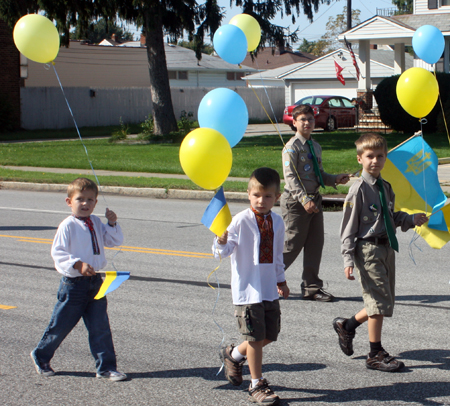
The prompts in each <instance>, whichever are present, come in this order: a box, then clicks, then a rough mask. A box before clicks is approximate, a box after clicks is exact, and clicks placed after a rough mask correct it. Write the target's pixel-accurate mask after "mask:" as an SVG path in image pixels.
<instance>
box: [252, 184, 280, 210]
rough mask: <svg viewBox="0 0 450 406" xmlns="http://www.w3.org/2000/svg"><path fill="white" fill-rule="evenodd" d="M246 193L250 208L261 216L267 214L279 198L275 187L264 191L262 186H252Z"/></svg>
mask: <svg viewBox="0 0 450 406" xmlns="http://www.w3.org/2000/svg"><path fill="white" fill-rule="evenodd" d="M247 192H248V200H250V204H251V206H252V207H253V208H254V209H255V210H256V211H257V212H258V213H261V214H267V213H269V212H270V210H272V207H273V206H274V205H275V203H276V201H277V200H278V198H279V197H280V196H281V195H280V193H278V191H277V188H276V186H271V187H268V188H267V189H264V188H263V187H262V186H254V187H252V188H251V189H250V190H248V191H247Z"/></svg>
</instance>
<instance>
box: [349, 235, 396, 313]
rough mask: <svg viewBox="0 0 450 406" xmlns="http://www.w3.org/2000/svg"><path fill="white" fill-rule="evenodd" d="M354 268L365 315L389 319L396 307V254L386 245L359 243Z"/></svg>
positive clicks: (361, 241) (360, 241) (359, 241)
mask: <svg viewBox="0 0 450 406" xmlns="http://www.w3.org/2000/svg"><path fill="white" fill-rule="evenodd" d="M355 265H356V268H357V271H358V276H359V280H360V282H361V286H362V292H363V295H362V296H363V300H364V308H365V309H366V311H367V315H368V316H373V315H376V314H382V315H384V316H386V317H391V316H392V314H393V312H394V303H395V251H394V250H393V249H392V248H391V247H390V246H389V244H386V245H384V244H378V245H376V244H374V243H372V242H367V241H363V240H358V242H357V243H356V248H355Z"/></svg>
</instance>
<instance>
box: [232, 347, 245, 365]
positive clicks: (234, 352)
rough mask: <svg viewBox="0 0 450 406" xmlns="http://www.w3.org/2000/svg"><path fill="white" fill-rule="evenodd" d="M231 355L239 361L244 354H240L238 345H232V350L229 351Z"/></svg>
mask: <svg viewBox="0 0 450 406" xmlns="http://www.w3.org/2000/svg"><path fill="white" fill-rule="evenodd" d="M231 356H232V357H233V358H234V359H235V360H236V361H237V362H241V361H242V360H243V359H244V358H245V356H244V355H242V354H241V353H240V352H239V350H238V347H234V348H233V351H232V352H231Z"/></svg>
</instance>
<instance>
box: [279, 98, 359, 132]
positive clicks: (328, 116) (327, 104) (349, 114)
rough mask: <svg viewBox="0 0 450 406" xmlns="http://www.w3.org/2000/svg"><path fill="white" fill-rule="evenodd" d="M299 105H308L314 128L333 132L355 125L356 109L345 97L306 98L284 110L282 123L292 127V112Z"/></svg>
mask: <svg viewBox="0 0 450 406" xmlns="http://www.w3.org/2000/svg"><path fill="white" fill-rule="evenodd" d="M300 104H309V105H311V107H312V109H313V110H314V118H315V119H316V128H317V127H320V128H323V129H324V130H325V131H334V130H336V129H337V128H339V127H354V126H355V125H356V115H357V111H356V107H355V106H354V105H353V104H352V102H351V101H350V100H349V99H347V98H346V97H342V96H307V97H304V98H303V99H300V100H299V101H298V102H296V103H295V104H294V105H293V106H288V107H286V108H285V109H284V114H283V123H285V124H288V125H290V126H291V128H292V129H293V130H294V131H296V129H295V127H294V126H293V125H292V110H293V109H294V108H295V107H297V106H298V105H300Z"/></svg>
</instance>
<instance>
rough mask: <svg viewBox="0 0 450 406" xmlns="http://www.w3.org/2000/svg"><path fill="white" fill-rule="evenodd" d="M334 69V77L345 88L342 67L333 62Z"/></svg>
mask: <svg viewBox="0 0 450 406" xmlns="http://www.w3.org/2000/svg"><path fill="white" fill-rule="evenodd" d="M334 68H335V69H336V77H337V78H338V79H339V82H341V83H342V84H343V85H344V86H345V79H344V76H342V71H343V69H344V68H343V67H342V66H340V65H339V64H338V63H337V62H336V61H334Z"/></svg>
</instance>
